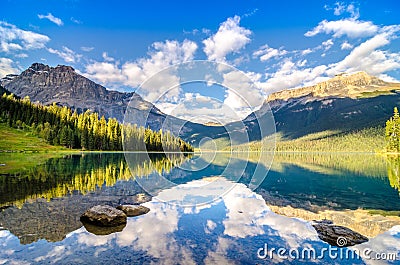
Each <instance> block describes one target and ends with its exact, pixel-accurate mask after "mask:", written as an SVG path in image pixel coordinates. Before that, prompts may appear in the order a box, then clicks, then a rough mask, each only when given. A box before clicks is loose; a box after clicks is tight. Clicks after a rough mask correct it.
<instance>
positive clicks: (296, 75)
mask: <svg viewBox="0 0 400 265" xmlns="http://www.w3.org/2000/svg"><path fill="white" fill-rule="evenodd" d="M304 64H305V63H304V61H299V62H297V63H295V62H293V61H292V60H291V59H285V60H284V61H283V62H282V63H281V65H280V68H279V69H278V71H276V72H275V73H271V74H267V75H266V81H265V82H262V81H261V79H260V80H258V82H256V83H257V85H258V86H259V87H261V88H262V89H263V90H264V92H265V94H270V93H272V92H276V91H280V90H283V89H288V88H295V87H299V86H306V85H311V84H314V83H317V82H320V81H323V80H325V79H326V77H324V75H325V72H326V70H327V68H328V67H327V66H326V65H319V66H317V67H314V68H302V65H304Z"/></svg>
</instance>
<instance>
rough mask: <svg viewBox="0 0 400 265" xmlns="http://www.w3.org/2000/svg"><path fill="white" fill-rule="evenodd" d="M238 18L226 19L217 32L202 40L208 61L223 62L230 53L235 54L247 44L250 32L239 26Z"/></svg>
mask: <svg viewBox="0 0 400 265" xmlns="http://www.w3.org/2000/svg"><path fill="white" fill-rule="evenodd" d="M239 23H240V17H239V16H235V17H233V18H228V19H227V20H226V21H225V22H223V23H222V24H221V25H220V27H219V29H218V32H217V33H215V34H214V35H213V36H211V37H209V38H208V39H205V40H203V44H204V49H203V50H204V52H205V54H206V55H207V57H208V59H209V60H215V61H225V60H226V56H227V55H228V54H230V53H237V52H239V51H240V50H241V49H242V48H244V47H245V46H246V45H247V44H248V43H249V42H250V38H249V36H250V35H251V31H250V30H248V29H246V28H243V27H241V26H240V25H239Z"/></svg>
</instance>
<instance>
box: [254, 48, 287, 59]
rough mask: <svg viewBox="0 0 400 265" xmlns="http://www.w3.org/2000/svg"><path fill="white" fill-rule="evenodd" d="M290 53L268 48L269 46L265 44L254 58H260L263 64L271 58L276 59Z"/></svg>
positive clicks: (256, 52)
mask: <svg viewBox="0 0 400 265" xmlns="http://www.w3.org/2000/svg"><path fill="white" fill-rule="evenodd" d="M287 53H288V52H287V51H286V50H284V49H282V48H280V49H275V48H271V47H269V46H268V44H265V45H263V46H261V47H260V48H259V49H258V50H257V51H255V52H254V53H253V56H254V57H259V58H260V61H261V62H265V61H267V60H269V59H271V58H274V57H281V56H283V55H286V54H287Z"/></svg>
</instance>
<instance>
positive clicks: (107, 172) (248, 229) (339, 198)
mask: <svg viewBox="0 0 400 265" xmlns="http://www.w3.org/2000/svg"><path fill="white" fill-rule="evenodd" d="M131 156H132V158H134V159H132V160H131V161H130V170H129V169H128V167H127V164H126V162H125V158H124V155H123V154H85V155H83V156H68V157H65V158H62V159H53V160H49V161H48V162H47V163H45V164H44V165H41V166H38V167H36V168H34V169H31V170H29V171H24V172H21V173H19V174H13V175H0V179H1V182H0V190H1V193H0V203H1V205H2V206H12V207H9V208H5V209H3V210H1V212H0V246H1V250H0V264H8V263H11V264H12V263H18V264H19V263H24V262H26V263H39V264H48V263H57V264H79V263H83V264H92V263H113V264H143V263H145V264H148V263H156V264H191V263H193V264H229V263H233V264H237V263H239V264H247V263H250V264H256V263H272V262H274V263H276V262H278V261H279V262H283V263H287V264H289V263H290V264H291V263H304V260H290V259H289V260H286V259H283V260H280V259H278V257H277V256H275V259H274V260H273V261H271V260H269V259H268V258H267V260H261V259H259V258H258V257H257V251H258V250H259V248H262V247H264V246H265V244H267V245H268V247H269V248H280V247H285V248H286V249H289V248H294V249H297V250H299V251H301V250H302V249H304V248H306V247H310V246H312V247H313V248H314V249H315V250H316V251H317V252H318V251H320V250H322V249H323V248H327V247H328V244H326V243H325V242H323V241H321V240H320V239H319V238H318V236H317V233H316V232H315V230H314V228H313V227H312V226H311V224H310V222H309V221H310V220H312V219H314V217H315V218H317V219H320V218H325V217H326V218H331V219H333V220H334V222H335V223H336V224H343V225H346V226H349V227H351V228H352V229H354V230H357V229H358V228H360V229H361V230H357V231H360V232H361V233H363V234H365V235H367V236H369V237H370V241H369V242H368V243H365V244H361V245H358V246H355V247H352V248H351V249H353V250H354V249H360V250H361V249H365V248H370V249H372V250H373V251H375V252H379V251H380V252H395V253H398V254H399V256H400V245H399V244H398V242H399V239H400V226H399V225H398V224H400V223H399V217H398V214H397V216H396V212H397V213H398V211H399V210H400V197H399V192H398V186H396V184H397V183H398V172H399V163H398V161H399V160H398V159H392V160H385V158H382V157H376V156H373V155H369V154H368V155H362V154H355V155H338V154H324V155H322V154H302V155H300V154H286V155H279V154H278V155H276V156H275V159H274V163H273V164H272V166H271V170H270V171H269V173H268V176H267V177H266V178H265V179H264V181H263V182H262V183H261V185H260V186H259V187H258V188H257V189H256V190H255V191H252V190H251V189H249V188H248V183H249V181H251V177H252V172H253V171H254V170H255V168H256V167H257V166H261V167H264V168H269V165H268V163H266V164H265V165H264V164H262V163H261V164H259V165H258V164H257V163H256V162H255V161H261V162H262V161H264V160H263V159H262V158H260V157H256V158H255V159H253V158H252V157H250V158H248V159H247V158H246V159H243V158H241V157H240V156H239V155H234V156H233V157H231V156H227V155H226V154H217V155H216V156H215V157H213V158H212V159H211V160H209V158H207V157H202V156H200V157H199V156H197V155H195V156H194V157H192V158H185V157H182V156H174V155H169V156H168V157H166V156H162V155H156V156H151V157H150V158H148V157H146V156H142V155H140V154H131ZM265 160H267V159H265ZM208 162H211V163H208ZM227 163H230V168H229V170H228V171H227V170H225V169H226V165H227ZM194 168H195V169H196V168H197V169H199V168H201V169H200V170H197V171H192V170H193V169H194ZM236 174H237V175H236ZM160 175H162V176H163V177H164V178H165V179H167V180H169V181H172V182H173V183H175V184H174V185H171V186H170V187H168V188H166V187H164V188H161V189H156V190H155V192H154V193H152V194H154V195H155V197H153V198H151V196H150V195H149V194H147V193H146V191H144V190H143V189H142V187H141V186H140V185H139V184H138V182H137V181H136V180H137V179H138V178H139V177H141V181H140V182H139V183H140V184H141V185H143V184H145V185H149V186H151V185H150V184H151V183H157V182H160ZM238 175H240V178H238ZM237 180H238V181H239V182H243V183H242V184H236V183H235V182H236V181H237ZM396 181H397V182H396ZM194 191H195V192H194ZM143 202H144V205H145V206H147V207H149V208H150V209H151V210H150V212H149V213H147V214H146V215H143V216H139V217H132V218H128V223H127V225H126V227H125V228H124V229H123V230H122V231H121V232H115V233H112V234H109V235H101V236H100V235H95V234H92V233H90V232H88V231H87V230H86V229H85V228H84V227H83V226H82V224H81V223H80V221H79V217H80V215H81V214H82V213H83V212H84V211H85V210H86V209H87V208H90V207H91V206H93V205H97V204H109V205H113V206H115V205H117V204H121V203H129V204H131V203H143ZM207 202H209V203H207ZM183 205H185V206H186V207H183ZM268 205H269V206H268ZM369 211H375V212H376V213H378V215H376V214H370V213H369ZM360 212H361V213H362V217H363V218H364V219H362V221H363V222H359V223H357V222H356V221H357V220H352V219H351V218H352V216H353V215H354V216H359V213H360ZM277 213H279V214H277ZM381 214H382V215H381ZM387 214H389V215H393V216H387V217H385V216H384V215H387ZM285 215H287V216H285ZM288 216H290V217H298V218H301V219H298V218H290V217H288ZM335 218H336V219H335ZM306 220H307V221H306ZM341 220H342V221H343V223H340V222H341ZM366 224H371V226H370V227H369V226H368V225H366ZM352 225H353V226H352ZM357 227H358V228H357ZM2 229H3V230H2ZM362 229H364V230H362ZM89 230H90V229H89ZM312 262H315V263H320V264H332V263H335V262H336V263H340V264H364V263H369V261H368V260H367V259H366V258H364V259H363V258H358V256H356V257H354V258H353V259H350V260H339V261H338V260H333V259H331V258H330V257H329V256H326V257H325V258H324V259H323V260H308V259H307V263H312Z"/></svg>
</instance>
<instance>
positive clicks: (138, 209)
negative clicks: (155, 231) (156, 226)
mask: <svg viewBox="0 0 400 265" xmlns="http://www.w3.org/2000/svg"><path fill="white" fill-rule="evenodd" d="M117 209H118V210H121V211H123V212H124V213H125V214H126V215H127V216H138V215H142V214H146V213H148V212H149V211H150V209H149V208H147V207H145V206H142V205H119V206H117Z"/></svg>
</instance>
